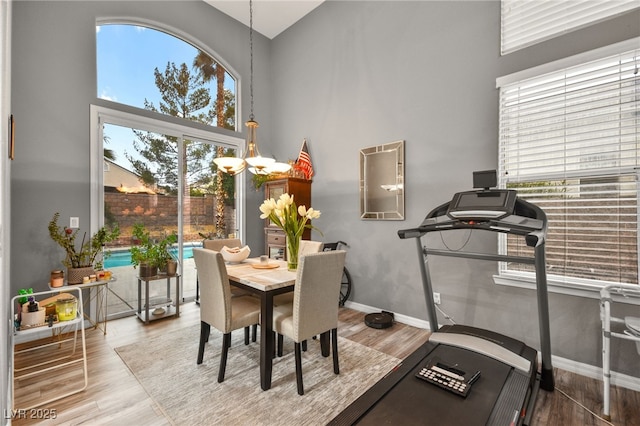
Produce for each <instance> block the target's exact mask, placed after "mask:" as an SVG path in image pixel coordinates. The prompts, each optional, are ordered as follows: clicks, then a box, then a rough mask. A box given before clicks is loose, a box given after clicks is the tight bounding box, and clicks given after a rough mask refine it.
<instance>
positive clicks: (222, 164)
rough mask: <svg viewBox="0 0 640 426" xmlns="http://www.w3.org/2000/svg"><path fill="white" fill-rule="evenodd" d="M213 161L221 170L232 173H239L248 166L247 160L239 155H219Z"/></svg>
mask: <svg viewBox="0 0 640 426" xmlns="http://www.w3.org/2000/svg"><path fill="white" fill-rule="evenodd" d="M213 162H214V163H216V165H217V166H218V168H219V169H220V170H222V171H223V172H225V173H229V174H230V175H235V174H238V173H240V172H241V171H243V170H244V168H245V167H246V163H245V161H244V160H243V159H242V158H238V157H218V158H215V159H214V160H213Z"/></svg>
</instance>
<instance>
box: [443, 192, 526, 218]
mask: <svg viewBox="0 0 640 426" xmlns="http://www.w3.org/2000/svg"><path fill="white" fill-rule="evenodd" d="M516 199H517V193H516V191H513V190H508V189H489V190H480V191H466V192H458V193H457V194H455V195H454V196H453V199H452V200H451V202H450V203H449V207H448V209H447V216H449V217H450V218H451V219H455V220H461V221H469V220H477V221H482V220H490V219H500V218H502V217H505V216H508V215H510V214H513V212H514V210H515V205H516Z"/></svg>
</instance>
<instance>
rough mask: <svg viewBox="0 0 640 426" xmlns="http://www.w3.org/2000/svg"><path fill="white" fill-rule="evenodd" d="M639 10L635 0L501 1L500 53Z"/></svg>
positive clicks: (639, 4)
mask: <svg viewBox="0 0 640 426" xmlns="http://www.w3.org/2000/svg"><path fill="white" fill-rule="evenodd" d="M639 7H640V2H638V0H502V10H501V15H502V26H501V35H502V37H501V40H502V44H501V52H502V54H503V55H504V54H507V53H510V52H513V51H515V50H518V49H522V48H524V47H527V46H531V45H532V44H535V43H539V42H541V41H544V40H547V39H550V38H552V37H555V36H558V35H559V34H562V33H565V32H569V31H573V30H576V29H578V28H581V27H584V26H586V25H589V24H593V23H596V22H598V21H602V20H604V19H607V18H611V17H613V16H615V15H619V14H621V13H624V12H627V11H630V10H632V9H635V8H639Z"/></svg>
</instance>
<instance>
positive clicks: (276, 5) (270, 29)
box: [204, 0, 324, 39]
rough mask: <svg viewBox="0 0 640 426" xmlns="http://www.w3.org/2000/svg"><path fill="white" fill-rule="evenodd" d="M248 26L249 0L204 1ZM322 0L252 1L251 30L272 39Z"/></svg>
mask: <svg viewBox="0 0 640 426" xmlns="http://www.w3.org/2000/svg"><path fill="white" fill-rule="evenodd" d="M204 1H205V2H207V3H209V4H210V5H211V6H213V7H215V8H216V9H218V10H220V11H221V12H224V13H226V14H227V15H229V16H231V17H232V18H234V19H236V20H238V21H240V22H242V23H243V24H245V25H247V26H249V0H204ZM323 1H324V0H253V29H254V30H255V31H257V32H259V33H260V34H262V35H264V36H266V37H268V38H270V39H272V38H274V37H275V36H277V35H278V34H280V33H281V32H282V31H284V30H286V29H287V28H289V27H290V26H291V25H293V24H294V23H296V22H297V21H298V20H300V18H302V17H303V16H305V15H306V14H307V13H309V12H311V11H312V10H313V9H315V8H316V7H318V6H319V5H320V4H321V3H322V2H323Z"/></svg>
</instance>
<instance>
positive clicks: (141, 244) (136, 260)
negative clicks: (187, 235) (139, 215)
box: [129, 223, 178, 277]
mask: <svg viewBox="0 0 640 426" xmlns="http://www.w3.org/2000/svg"><path fill="white" fill-rule="evenodd" d="M132 235H133V238H134V241H136V242H137V244H135V245H133V246H131V248H130V249H129V251H130V252H131V263H132V264H133V267H134V268H136V267H138V266H140V276H141V277H151V276H154V275H157V274H158V268H164V267H166V265H167V263H168V261H170V260H172V259H173V257H172V255H171V252H170V251H169V247H170V246H171V245H172V244H174V243H175V242H177V241H178V237H177V236H176V234H175V233H173V234H169V235H166V236H165V237H164V238H162V239H160V240H158V241H156V240H154V239H153V238H152V237H151V233H150V232H149V231H148V230H147V229H146V228H145V226H144V224H141V223H136V224H135V225H133V232H132Z"/></svg>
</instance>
